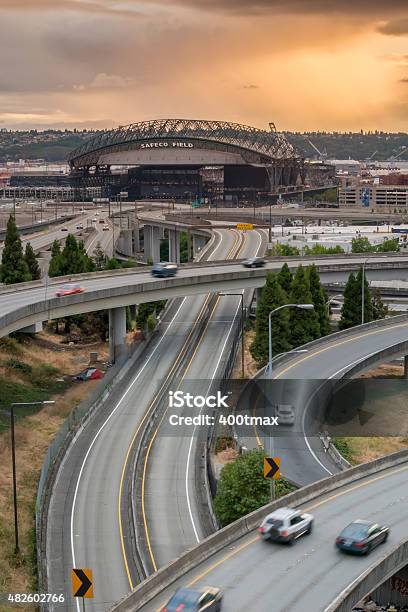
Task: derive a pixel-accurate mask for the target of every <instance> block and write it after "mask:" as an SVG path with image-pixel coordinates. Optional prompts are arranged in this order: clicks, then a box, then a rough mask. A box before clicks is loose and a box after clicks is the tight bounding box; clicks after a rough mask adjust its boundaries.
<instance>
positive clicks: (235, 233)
mask: <svg viewBox="0 0 408 612" xmlns="http://www.w3.org/2000/svg"><path fill="white" fill-rule="evenodd" d="M240 241H241V246H240V247H239V249H238V251H237V253H236V255H235V257H236V256H237V255H238V253H239V252H240V251H241V249H242V246H243V244H244V242H245V237H243V236H240V235H239V234H238V232H236V231H234V243H233V245H232V247H231V248H230V250H229V252H228V255H227V259H228V258H229V256H230V254H232V252H233V251H234V249H235V247H236V245H237V244H239V242H240ZM209 299H210V295H208V296H207V298H206V300H205V301H204V303H203V305H202V307H201V309H200V312H199V313H198V315H197V317H196V319H195V322H194V324H193V326H192V328H191V330H190V333H189V334H188V336H187V338H186V340H185V342H184V344H183V346H182V348H181V350H180V353H179V355H178V357H177V359H176V360H175V362H174V363H173V366H172V367H171V369H170V371H169V372H168V375H167V377H166V379H165V381H164V383H163V384H162V385H161V387H160V389H159V391H158V392H157V394H156V395H155V397H154V398H153V400H152V402H151V403H150V405H149V407H148V409H147V410H146V412H145V414H144V416H143V418H142V420H141V422H140V423H139V426H138V427H137V429H136V431H135V433H134V435H133V438H132V440H131V443H130V445H129V448H128V450H127V452H126V456H125V462H124V465H123V468H122V473H121V477H120V484H119V495H118V516H119V535H120V544H121V549H122V556H123V560H124V564H125V569H126V575H127V578H128V581H129V585H130V588H131V589H133V588H134V584H133V581H132V577H131V574H130V570H129V563H128V560H127V555H126V549H125V543H124V537H123V525H122V517H121V512H120V503H121V499H122V491H123V482H124V477H125V472H126V468H127V464H128V460H129V455H130V453H131V450H132V448H133V444H134V442H135V440H136V438H137V435H138V433H139V431H140V429H141V427H142V426H143V424H144V422H145V421H146V419H147V417H148V416H149V415H150V413H151V411H152V410H153V406H154V404H155V402H156V401H157V399H158V397H159V395H160V394H161V392H162V390H163V387H164V385H165V384H166V382H167V380H168V378H169V377H170V376H171V375H172V373H173V372H174V370H175V368H176V367H177V365H178V363H179V362H180V360H181V358H182V355H183V352H184V350H185V348H186V347H187V345H188V342H189V340H190V338H191V335H192V334H193V331H194V329H195V327H196V325H197V324H198V321H199V319H200V318H201V316H202V314H203V312H204V309H205V308H206V306H207V303H208V301H209ZM143 491H144V481H143V482H142V493H143ZM152 561H153V565H154V567H155V566H156V564H155V562H154V559H152Z"/></svg>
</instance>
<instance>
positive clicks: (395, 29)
mask: <svg viewBox="0 0 408 612" xmlns="http://www.w3.org/2000/svg"><path fill="white" fill-rule="evenodd" d="M407 12H408V8H407ZM378 31H379V32H381V34H387V35H388V36H406V35H407V34H408V17H407V18H406V19H395V20H392V21H387V22H386V23H383V24H381V25H380V26H379V27H378ZM407 57H408V56H407Z"/></svg>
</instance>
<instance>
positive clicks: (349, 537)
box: [336, 520, 390, 555]
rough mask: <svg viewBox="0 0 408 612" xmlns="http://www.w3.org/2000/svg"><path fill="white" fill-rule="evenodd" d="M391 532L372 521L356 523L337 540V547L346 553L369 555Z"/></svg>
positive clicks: (345, 529)
mask: <svg viewBox="0 0 408 612" xmlns="http://www.w3.org/2000/svg"><path fill="white" fill-rule="evenodd" d="M389 532H390V530H389V528H388V527H382V526H381V525H378V524H377V523H371V522H370V521H361V520H359V521H354V522H353V523H350V525H347V527H345V528H344V529H343V531H342V532H341V534H340V535H339V536H338V537H337V538H336V546H337V548H339V549H340V550H344V551H345V552H351V553H355V554H359V555H367V554H368V553H369V552H371V551H372V550H373V548H375V547H376V546H378V545H379V544H382V543H383V542H385V541H386V539H387V538H388V534H389Z"/></svg>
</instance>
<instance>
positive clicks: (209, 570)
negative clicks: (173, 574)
mask: <svg viewBox="0 0 408 612" xmlns="http://www.w3.org/2000/svg"><path fill="white" fill-rule="evenodd" d="M406 470H408V465H405V466H403V467H400V468H397V469H395V470H392V471H391V472H389V473H388V474H383V475H382V476H375V477H374V478H370V479H369V480H367V481H365V482H362V483H360V484H357V485H354V486H352V487H348V488H347V489H345V490H343V491H339V492H338V493H336V494H334V495H331V496H330V497H327V498H326V499H323V500H322V501H319V502H316V503H315V504H312V505H311V506H308V507H307V508H305V509H304V511H305V512H307V511H308V510H313V509H315V508H318V507H319V506H323V505H324V504H327V503H328V502H330V501H332V500H334V499H337V498H338V497H342V496H343V495H346V494H347V493H351V492H352V491H355V490H356V489H361V488H363V487H367V486H368V485H370V484H372V483H373V482H377V481H378V480H383V479H384V478H389V477H390V476H394V474H398V473H400V472H404V471H406ZM258 540H259V537H255V538H251V539H250V540H249V541H248V542H244V543H243V544H241V545H240V546H239V547H238V548H236V549H235V550H233V551H231V552H230V553H228V554H227V555H225V556H224V557H222V558H221V559H220V560H219V561H217V562H216V563H213V564H212V565H210V567H208V568H207V569H206V570H204V571H203V572H202V573H201V574H198V575H197V576H196V577H195V578H193V580H191V582H189V583H188V584H187V586H188V587H190V586H193V585H194V584H196V583H197V582H199V581H200V580H202V579H203V578H205V577H206V576H208V574H210V573H211V572H212V571H214V570H215V569H216V568H217V567H219V566H220V565H222V564H223V563H225V562H226V561H228V560H229V559H231V558H232V557H235V556H236V555H237V554H238V553H239V552H241V551H242V550H243V549H245V548H247V547H248V546H250V545H251V544H254V543H255V542H257V541H258ZM164 605H165V604H163V605H162V606H160V607H159V608H158V612H160V610H162V609H163V607H164Z"/></svg>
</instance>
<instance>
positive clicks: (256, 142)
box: [68, 119, 303, 171]
mask: <svg viewBox="0 0 408 612" xmlns="http://www.w3.org/2000/svg"><path fill="white" fill-rule="evenodd" d="M174 160H177V163H186V160H188V163H190V164H192V165H194V163H196V164H197V165H200V164H206V165H208V164H217V163H218V164H220V165H222V164H237V163H238V164H251V165H262V166H266V167H268V166H284V165H286V164H290V165H293V164H295V165H298V164H299V165H300V164H301V163H302V161H303V160H302V157H301V155H300V154H299V152H298V151H297V150H296V149H295V148H294V147H293V146H292V145H291V144H290V143H289V142H288V140H287V139H286V138H285V137H284V136H283V135H282V134H280V133H279V132H277V131H276V129H275V126H274V125H273V124H270V130H269V131H268V130H261V129H258V128H255V127H250V126H247V125H240V124H237V123H229V122H226V121H208V120H197V119H155V120H152V121H142V122H139V123H133V124H130V125H127V126H120V127H118V128H115V129H112V130H106V131H103V132H100V133H98V134H97V135H96V136H94V137H93V138H90V139H89V140H88V141H86V142H85V143H84V144H83V145H81V146H80V147H78V148H77V149H75V150H74V151H72V153H71V154H70V155H69V158H68V161H69V163H70V166H71V169H72V170H73V171H75V170H79V169H81V168H86V167H92V166H103V165H105V166H106V165H110V164H112V165H115V164H117V165H120V164H124V165H125V164H132V163H135V164H143V163H146V164H148V163H150V164H152V163H158V164H160V163H169V164H170V163H174Z"/></svg>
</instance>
